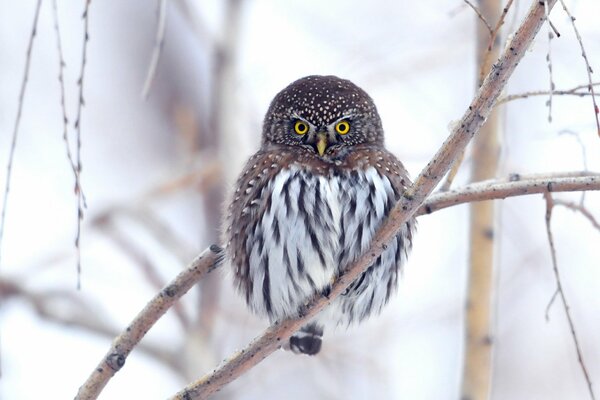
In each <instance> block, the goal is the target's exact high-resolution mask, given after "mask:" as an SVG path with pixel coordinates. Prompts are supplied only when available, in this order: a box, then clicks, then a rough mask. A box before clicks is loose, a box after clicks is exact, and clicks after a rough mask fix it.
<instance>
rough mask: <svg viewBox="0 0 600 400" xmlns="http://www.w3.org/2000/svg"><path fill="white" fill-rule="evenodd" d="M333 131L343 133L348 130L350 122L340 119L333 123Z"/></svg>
mask: <svg viewBox="0 0 600 400" xmlns="http://www.w3.org/2000/svg"><path fill="white" fill-rule="evenodd" d="M335 131H336V132H337V133H339V134H340V135H345V134H346V133H348V132H350V123H348V121H340V122H338V123H337V124H335Z"/></svg>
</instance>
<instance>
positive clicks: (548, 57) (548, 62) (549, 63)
mask: <svg viewBox="0 0 600 400" xmlns="http://www.w3.org/2000/svg"><path fill="white" fill-rule="evenodd" d="M544 12H545V14H546V20H547V21H548V53H546V65H547V66H548V80H549V85H550V90H549V91H548V101H547V102H546V105H547V106H548V122H552V95H553V94H554V88H555V87H554V78H553V75H552V39H554V33H553V32H552V24H551V23H550V15H549V13H550V12H549V10H548V2H547V1H546V0H544Z"/></svg>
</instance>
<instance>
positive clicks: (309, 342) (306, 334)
mask: <svg viewBox="0 0 600 400" xmlns="http://www.w3.org/2000/svg"><path fill="white" fill-rule="evenodd" d="M322 338H323V327H322V326H320V325H317V324H316V323H314V322H313V323H310V324H308V325H305V326H303V327H302V328H301V329H300V330H299V331H298V332H296V333H294V334H293V335H292V337H290V349H291V350H292V351H293V352H294V353H296V354H308V355H310V356H314V355H315V354H317V353H318V352H319V351H320V350H321V342H322Z"/></svg>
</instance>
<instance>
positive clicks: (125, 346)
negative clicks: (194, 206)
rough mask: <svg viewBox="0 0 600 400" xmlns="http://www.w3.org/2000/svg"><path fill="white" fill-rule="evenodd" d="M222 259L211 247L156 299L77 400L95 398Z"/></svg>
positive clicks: (112, 349) (119, 339)
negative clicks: (178, 304) (181, 298)
mask: <svg viewBox="0 0 600 400" xmlns="http://www.w3.org/2000/svg"><path fill="white" fill-rule="evenodd" d="M221 260H222V251H221V249H220V248H219V247H218V246H211V247H210V248H209V249H206V250H205V251H204V252H203V253H202V254H201V255H200V256H198V257H197V258H196V259H195V260H194V261H192V263H191V264H190V265H189V266H188V268H186V269H185V270H183V271H182V272H181V273H179V275H177V277H176V278H175V279H174V280H173V281H172V282H170V283H169V284H168V285H167V286H165V288H164V289H163V290H161V291H160V292H159V293H158V294H157V295H156V296H154V298H153V299H152V300H150V302H149V303H148V304H147V305H146V307H144V309H143V310H142V311H140V313H139V314H138V315H137V316H136V317H135V318H134V320H133V321H132V322H131V323H130V324H129V325H128V326H127V328H126V329H125V330H124V331H123V333H121V335H119V336H118V337H117V338H116V339H115V340H114V342H113V344H112V346H111V347H110V349H109V350H108V352H107V353H106V355H105V356H104V357H103V358H102V360H101V361H100V363H99V364H98V366H97V367H96V368H95V369H94V371H93V372H92V373H91V375H90V376H89V377H88V379H87V380H86V381H85V383H84V384H83V385H82V386H81V387H80V388H79V391H78V393H77V396H75V399H76V400H88V399H96V398H97V397H98V395H99V394H100V392H101V391H102V389H104V386H106V383H107V382H108V381H109V379H110V378H112V377H113V376H114V374H115V373H116V372H117V371H119V370H120V369H121V368H122V367H123V365H124V364H125V360H126V359H127V356H128V355H129V353H131V350H133V348H134V347H135V346H136V345H137V344H138V343H139V342H140V340H142V338H143V337H144V335H145V334H146V332H148V330H149V329H150V327H152V326H153V325H154V324H155V323H156V321H158V319H159V318H160V317H162V316H163V315H164V314H165V312H166V311H167V310H168V309H169V308H171V307H172V306H173V304H174V303H175V301H177V300H178V299H179V298H180V297H181V296H183V295H184V294H185V293H186V292H187V291H188V290H190V288H191V287H192V286H193V285H194V284H196V283H197V282H198V281H199V280H200V279H202V278H203V277H204V276H205V275H206V274H208V273H209V272H211V271H213V270H214V269H215V268H216V267H218V266H219V264H220V262H221Z"/></svg>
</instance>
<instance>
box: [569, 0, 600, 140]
mask: <svg viewBox="0 0 600 400" xmlns="http://www.w3.org/2000/svg"><path fill="white" fill-rule="evenodd" d="M560 4H561V5H562V8H563V10H565V13H567V15H568V16H569V19H570V20H571V26H573V31H575V36H577V41H578V42H579V47H580V48H581V56H582V57H583V60H584V61H585V70H586V72H587V76H588V90H589V91H590V93H591V94H592V103H593V104H594V117H596V128H597V130H598V136H600V119H599V117H598V114H600V109H599V108H598V104H596V95H595V94H594V85H593V84H592V73H593V72H594V70H593V69H592V67H591V66H590V62H589V60H588V57H587V54H586V52H585V47H583V40H582V39H581V35H580V34H579V29H577V25H575V17H573V16H572V15H571V13H570V12H569V9H568V8H567V5H566V4H565V1H564V0H560Z"/></svg>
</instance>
